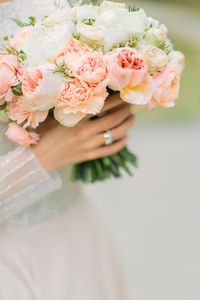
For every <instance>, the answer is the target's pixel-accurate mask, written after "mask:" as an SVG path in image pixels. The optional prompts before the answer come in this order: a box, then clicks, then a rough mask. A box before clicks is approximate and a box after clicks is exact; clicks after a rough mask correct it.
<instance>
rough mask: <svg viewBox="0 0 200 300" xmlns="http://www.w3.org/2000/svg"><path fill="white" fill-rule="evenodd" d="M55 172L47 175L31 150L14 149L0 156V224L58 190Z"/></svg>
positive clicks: (57, 179)
mask: <svg viewBox="0 0 200 300" xmlns="http://www.w3.org/2000/svg"><path fill="white" fill-rule="evenodd" d="M61 186H62V181H61V178H60V175H58V174H57V173H52V174H48V173H47V172H46V171H45V169H44V168H43V167H42V166H41V164H40V163H39V161H38V160H37V158H36V156H35V154H34V153H33V152H32V150H31V149H25V148H22V147H17V148H16V149H14V150H12V151H10V152H8V153H7V154H6V155H3V156H1V157H0V223H2V222H5V221H7V220H9V219H10V218H12V217H13V216H14V215H16V214H18V213H20V212H21V211H23V210H25V209H26V208H27V207H28V206H30V205H32V204H34V203H35V202H37V201H38V200H40V199H41V198H43V197H45V196H46V195H48V194H50V193H51V192H53V191H56V190H58V189H60V188H61Z"/></svg>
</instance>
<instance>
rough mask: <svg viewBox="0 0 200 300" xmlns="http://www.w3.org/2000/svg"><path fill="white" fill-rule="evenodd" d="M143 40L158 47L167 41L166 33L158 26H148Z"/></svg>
mask: <svg viewBox="0 0 200 300" xmlns="http://www.w3.org/2000/svg"><path fill="white" fill-rule="evenodd" d="M145 40H146V41H147V42H148V43H150V44H152V45H154V46H156V47H160V46H162V45H163V44H164V43H165V42H166V41H167V34H166V32H165V31H163V30H161V29H160V28H150V29H149V30H148V31H147V33H146V36H145Z"/></svg>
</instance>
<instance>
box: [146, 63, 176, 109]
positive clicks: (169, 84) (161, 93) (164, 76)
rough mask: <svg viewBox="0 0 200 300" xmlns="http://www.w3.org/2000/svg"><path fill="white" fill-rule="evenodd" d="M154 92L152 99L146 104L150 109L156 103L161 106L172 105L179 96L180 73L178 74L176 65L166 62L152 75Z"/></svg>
mask: <svg viewBox="0 0 200 300" xmlns="http://www.w3.org/2000/svg"><path fill="white" fill-rule="evenodd" d="M153 78H154V82H155V92H154V94H153V99H152V101H151V102H150V103H149V104H148V108H149V109H151V108H152V107H153V106H155V105H156V104H159V105H161V106H163V107H173V106H174V105H175V100H176V99H177V98H178V96H179V89H180V74H178V72H177V69H176V66H175V65H173V64H168V66H167V67H166V68H165V69H164V70H163V71H162V72H161V73H159V74H157V75H155V76H154V77H153Z"/></svg>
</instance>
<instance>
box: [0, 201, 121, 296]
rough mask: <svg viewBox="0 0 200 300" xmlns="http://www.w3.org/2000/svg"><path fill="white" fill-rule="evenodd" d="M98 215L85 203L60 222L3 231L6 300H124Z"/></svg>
mask: <svg viewBox="0 0 200 300" xmlns="http://www.w3.org/2000/svg"><path fill="white" fill-rule="evenodd" d="M102 228H103V227H102V225H100V222H98V218H97V215H96V212H95V211H94V210H93V209H92V208H91V206H90V205H89V204H88V202H87V200H84V199H82V200H81V201H78V202H77V203H75V204H74V205H72V206H71V207H70V208H69V209H67V210H66V211H65V213H64V214H62V215H61V216H59V217H57V218H55V219H53V220H51V221H48V222H45V223H43V224H35V225H32V226H29V227H25V228H17V229H14V228H12V229H11V228H7V229H1V230H0V299H1V300H18V299H19V300H32V299H34V300H55V299H56V300H68V299H69V300H125V299H126V296H125V293H124V288H123V284H122V280H121V279H122V278H121V272H120V269H119V268H118V265H117V263H116V261H115V257H114V255H113V251H112V250H113V249H112V245H111V243H110V239H109V238H108V236H106V234H105V231H104V230H103V229H102Z"/></svg>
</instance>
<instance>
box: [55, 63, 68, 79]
mask: <svg viewBox="0 0 200 300" xmlns="http://www.w3.org/2000/svg"><path fill="white" fill-rule="evenodd" d="M54 73H60V74H61V75H63V76H64V77H65V78H66V79H68V80H70V79H71V77H70V76H69V74H68V71H67V68H66V65H65V63H64V62H63V63H61V64H56V70H55V71H54Z"/></svg>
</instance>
